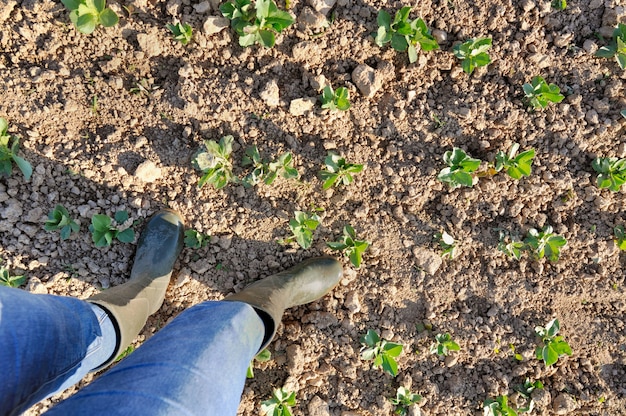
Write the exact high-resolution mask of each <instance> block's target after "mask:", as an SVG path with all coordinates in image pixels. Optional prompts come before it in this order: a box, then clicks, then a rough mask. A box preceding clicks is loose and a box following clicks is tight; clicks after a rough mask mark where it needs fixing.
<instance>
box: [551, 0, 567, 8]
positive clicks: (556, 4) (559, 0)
mask: <svg viewBox="0 0 626 416" xmlns="http://www.w3.org/2000/svg"><path fill="white" fill-rule="evenodd" d="M552 7H553V8H555V9H557V10H565V9H566V8H567V1H566V0H552Z"/></svg>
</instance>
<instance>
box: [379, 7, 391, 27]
mask: <svg viewBox="0 0 626 416" xmlns="http://www.w3.org/2000/svg"><path fill="white" fill-rule="evenodd" d="M376 22H377V23H378V26H381V27H382V28H384V29H387V30H390V29H391V16H390V15H389V13H387V12H386V11H384V10H381V11H379V12H378V16H377V18H376Z"/></svg>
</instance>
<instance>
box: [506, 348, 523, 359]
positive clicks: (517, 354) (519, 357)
mask: <svg viewBox="0 0 626 416" xmlns="http://www.w3.org/2000/svg"><path fill="white" fill-rule="evenodd" d="M509 349H510V350H511V353H513V357H514V358H515V359H516V360H517V361H524V356H523V355H522V354H520V353H518V352H515V345H513V344H509Z"/></svg>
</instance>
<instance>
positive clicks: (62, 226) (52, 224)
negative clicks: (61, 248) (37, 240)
mask: <svg viewBox="0 0 626 416" xmlns="http://www.w3.org/2000/svg"><path fill="white" fill-rule="evenodd" d="M44 229H45V230H46V231H55V230H61V240H67V239H68V238H70V234H71V233H72V231H74V232H75V233H77V232H78V230H79V229H80V226H79V225H78V224H77V223H76V221H74V220H73V219H72V217H70V213H69V212H68V211H67V209H65V207H64V206H63V205H57V206H56V207H54V209H53V210H52V211H50V213H48V219H47V220H46V223H45V225H44Z"/></svg>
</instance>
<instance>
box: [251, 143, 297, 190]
mask: <svg viewBox="0 0 626 416" xmlns="http://www.w3.org/2000/svg"><path fill="white" fill-rule="evenodd" d="M241 165H242V166H252V167H253V168H254V169H253V170H252V172H250V173H249V174H248V175H246V177H245V178H243V180H242V183H243V185H244V186H254V185H257V184H259V183H260V182H264V183H265V184H266V185H271V184H272V183H273V182H274V180H276V178H277V177H278V175H279V174H280V175H281V176H282V177H283V178H285V179H292V178H297V177H298V176H299V174H298V170H297V169H296V168H294V167H293V156H291V153H289V152H287V153H283V154H282V155H281V156H280V157H279V158H278V159H277V160H275V161H273V162H267V161H264V160H262V159H261V155H260V154H259V149H257V147H256V146H250V147H249V148H247V149H246V154H245V155H244V157H243V159H242V162H241Z"/></svg>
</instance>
